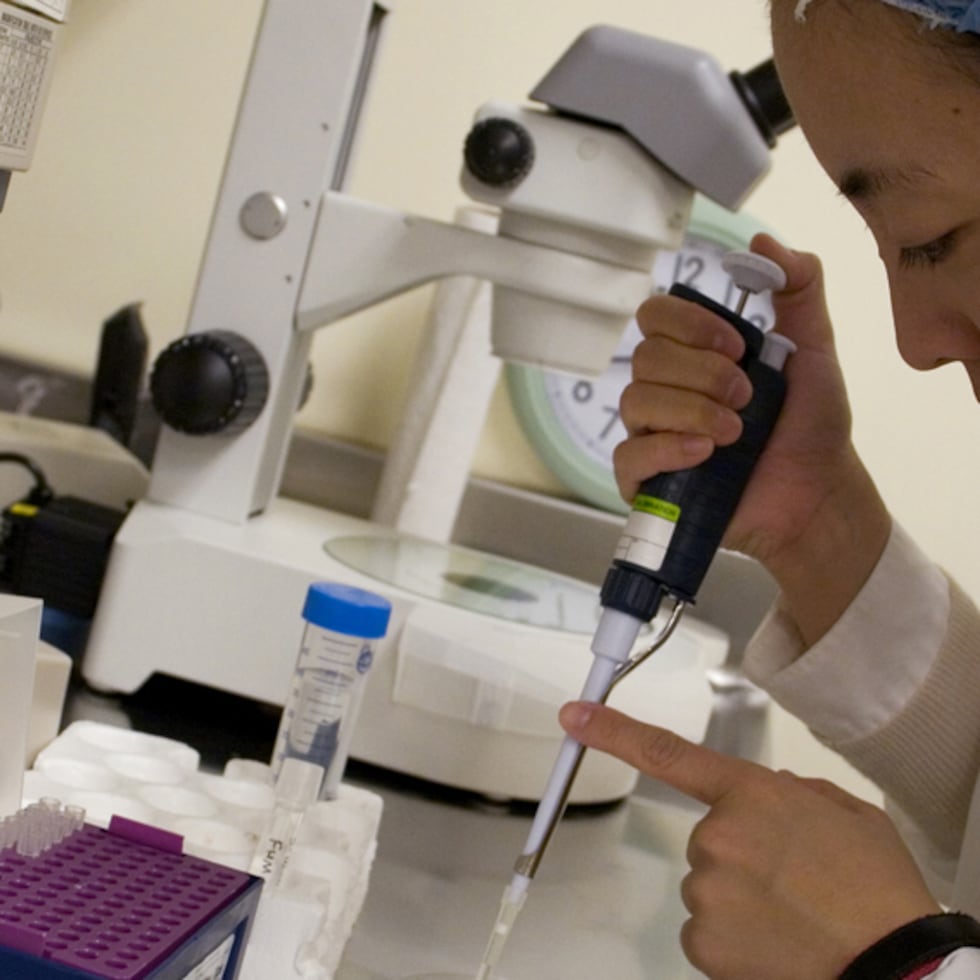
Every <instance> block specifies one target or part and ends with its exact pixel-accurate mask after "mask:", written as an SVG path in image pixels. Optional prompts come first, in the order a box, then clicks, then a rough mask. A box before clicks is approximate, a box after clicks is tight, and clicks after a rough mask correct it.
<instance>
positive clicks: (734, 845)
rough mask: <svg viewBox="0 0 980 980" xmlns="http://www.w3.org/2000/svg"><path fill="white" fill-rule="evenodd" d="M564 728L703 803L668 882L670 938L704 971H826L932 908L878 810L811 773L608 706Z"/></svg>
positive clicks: (567, 719) (767, 979) (806, 975)
mask: <svg viewBox="0 0 980 980" xmlns="http://www.w3.org/2000/svg"><path fill="white" fill-rule="evenodd" d="M561 722H562V726H563V727H564V729H565V731H567V732H568V733H569V735H571V736H572V737H573V738H575V739H577V740H578V741H580V742H581V743H582V744H583V745H586V746H589V747H592V748H597V749H601V750H602V751H604V752H608V753H610V754H612V755H615V756H617V757H618V758H620V759H622V760H623V761H625V762H627V763H629V764H630V765H633V766H635V767H636V768H638V769H639V770H641V771H642V772H645V773H647V774H648V775H650V776H652V777H654V778H655V779H659V780H661V781H663V782H665V783H667V784H669V785H670V786H673V787H674V788H675V789H678V790H680V791H681V792H682V793H684V794H686V795H688V796H690V797H692V798H693V799H696V800H699V801H700V802H702V803H704V804H706V805H707V806H708V807H709V809H708V813H707V815H706V816H705V817H704V818H703V819H702V820H701V821H700V823H698V825H697V827H696V828H695V830H694V832H693V834H692V835H691V839H690V843H689V845H688V852H687V856H688V862H689V863H690V866H691V870H690V873H689V874H688V875H687V877H686V878H685V879H684V881H683V883H682V885H681V898H682V900H683V902H684V905H685V907H686V908H687V910H688V912H689V913H690V919H688V921H687V922H686V923H685V924H684V926H683V928H682V930H681V944H682V946H683V949H684V953H685V955H686V956H687V957H688V959H689V960H690V961H691V963H692V964H693V965H694V966H695V967H696V968H697V969H699V970H701V971H702V972H703V973H705V974H706V975H707V976H709V977H711V978H712V980H745V978H746V977H752V978H753V980H785V978H788V977H792V978H794V980H833V978H835V977H838V976H839V975H840V974H841V972H842V971H843V970H844V969H845V967H846V966H847V965H848V964H849V963H850V962H851V961H852V960H853V959H854V958H855V957H856V956H857V955H858V954H859V953H861V952H863V951H864V950H865V949H867V948H868V947H869V946H871V945H873V944H874V943H875V942H877V941H878V940H879V939H881V938H882V937H884V936H886V935H887V934H888V933H890V932H892V931H893V930H894V929H896V928H898V927H899V926H901V925H904V924H905V923H907V922H910V921H912V920H913V919H916V918H919V917H920V916H923V915H932V914H935V913H937V912H940V911H941V909H940V907H939V906H938V904H937V903H936V901H935V900H934V899H933V898H932V896H931V895H930V894H929V891H928V889H927V888H926V885H925V882H924V881H923V880H922V876H921V875H920V873H919V871H918V869H917V868H916V866H915V863H914V862H913V860H912V857H911V855H910V854H909V853H908V851H907V850H906V848H905V846H904V844H903V843H902V841H901V839H900V838H899V836H898V833H897V831H896V830H895V828H894V826H893V825H892V823H891V821H890V820H889V819H888V817H887V815H886V814H885V813H884V812H883V811H882V810H880V809H878V808H877V807H874V806H871V805H870V804H868V803H865V802H863V801H861V800H859V799H857V798H856V797H853V796H851V795H850V794H849V793H846V792H844V791H843V790H842V789H839V788H838V787H836V786H834V785H832V784H831V783H828V782H825V781H823V780H815V779H801V778H799V777H797V776H794V775H792V774H791V773H787V772H773V771H772V770H769V769H766V768H764V767H763V766H759V765H757V764H755V763H753V762H749V761H746V760H744V759H736V758H731V757H729V756H725V755H721V754H720V753H718V752H714V751H712V750H711V749H708V748H704V747H703V746H699V745H695V744H694V743H691V742H687V741H685V740H684V739H682V738H680V736H678V735H675V734H674V733H672V732H669V731H666V730H664V729H661V728H654V727H652V726H649V725H644V724H641V723H640V722H638V721H634V720H633V719H631V718H628V717H627V716H625V715H622V714H620V713H619V712H616V711H613V710H612V709H611V708H605V707H601V706H600V705H596V704H586V703H581V702H579V703H573V704H570V705H566V706H565V707H564V708H563V709H562V713H561Z"/></svg>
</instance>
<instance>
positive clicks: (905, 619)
mask: <svg viewBox="0 0 980 980" xmlns="http://www.w3.org/2000/svg"><path fill="white" fill-rule="evenodd" d="M772 28H773V43H774V50H775V56H776V61H777V65H778V68H779V71H780V75H781V78H782V80H783V84H784V87H785V89H786V92H787V95H788V97H789V100H790V102H791V104H792V106H793V109H794V112H795V115H796V118H797V120H798V122H799V124H800V126H801V128H802V130H803V132H804V134H805V136H806V138H807V140H808V142H809V143H810V145H811V147H812V149H813V151H814V153H815V154H816V156H817V158H818V160H819V161H820V163H821V165H822V166H823V168H824V169H825V170H826V171H827V173H828V175H829V176H830V178H831V179H832V180H833V181H834V182H835V183H836V184H837V186H838V187H839V189H840V191H841V193H842V194H844V195H845V196H846V197H847V198H848V199H849V200H850V201H851V202H852V203H853V205H854V206H855V207H856V208H857V210H858V211H859V213H860V214H861V216H862V217H863V218H864V220H865V222H866V224H867V226H868V228H869V229H870V231H871V233H872V234H873V236H874V238H875V240H876V243H877V245H878V248H879V252H880V255H881V258H882V261H883V262H884V264H885V267H886V271H887V274H888V281H889V287H890V291H891V298H892V307H893V314H894V320H895V330H896V337H897V342H898V346H899V349H900V351H901V353H902V356H903V357H904V359H905V360H906V361H907V362H908V363H909V364H910V365H911V366H912V367H914V368H917V369H921V370H928V369H931V368H934V367H938V366H940V365H944V364H948V363H961V364H962V365H963V366H964V367H965V368H966V371H967V375H968V377H969V380H970V382H971V384H972V386H973V390H974V392H975V394H976V396H977V399H978V400H980V0H978V2H976V3H972V4H971V3H968V2H950V0H945V2H944V0H773V3H772ZM754 247H755V248H756V250H757V251H759V252H760V253H762V254H764V255H766V256H768V257H769V258H772V259H774V260H775V261H776V262H778V263H779V264H780V265H781V266H782V267H783V268H784V269H785V271H786V273H787V279H788V283H787V287H786V289H785V290H784V291H782V292H781V293H780V294H778V295H776V296H775V297H774V304H775V309H776V315H777V323H778V329H779V330H780V332H781V333H783V334H786V335H788V336H790V337H791V338H792V339H793V340H795V341H796V343H797V344H798V348H799V349H798V352H797V353H796V354H795V355H794V356H793V358H792V359H791V361H790V363H789V366H788V369H787V380H788V386H789V395H788V398H787V402H786V406H785V408H784V412H783V415H782V417H781V419H780V422H779V425H778V426H777V429H776V431H775V432H774V434H773V437H772V440H771V442H770V445H769V446H768V448H767V450H766V453H765V454H764V456H763V458H762V459H761V460H760V463H759V466H758V468H757V471H756V473H755V475H754V476H753V480H752V482H751V484H750V486H749V488H748V490H747V492H746V494H745V496H744V498H743V500H742V503H741V504H740V506H739V509H738V512H737V513H736V515H735V519H734V521H733V523H732V526H731V527H730V529H729V535H728V538H727V539H726V544H727V545H729V546H730V547H733V548H737V549H739V550H742V551H744V552H745V553H747V554H750V555H752V556H754V557H756V558H757V559H759V560H760V561H761V562H762V563H763V564H764V565H765V566H766V567H767V568H768V569H769V571H770V572H771V573H772V574H773V576H774V577H775V579H776V580H777V582H778V584H779V586H780V589H781V593H780V597H779V599H778V601H777V604H776V606H775V608H774V609H773V610H772V611H771V612H770V614H769V616H768V618H767V620H766V621H765V623H764V624H763V626H762V628H761V629H760V631H759V633H758V634H757V636H756V638H755V639H754V640H753V643H752V644H751V645H750V648H749V650H748V651H747V654H746V670H747V672H748V673H749V675H750V677H752V678H753V679H754V680H755V681H756V682H757V683H759V684H761V685H762V686H763V687H765V688H766V689H768V690H769V691H770V692H771V694H772V695H773V697H774V698H775V699H776V700H777V701H779V702H780V703H782V704H783V705H784V706H785V707H787V708H788V709H789V710H791V711H793V712H794V713H795V714H797V715H798V716H799V717H801V718H802V719H803V720H804V721H806V722H807V724H808V725H809V726H810V728H811V729H812V730H813V731H814V732H815V733H816V735H817V736H818V737H819V738H821V739H822V740H823V741H825V742H826V743H827V744H829V745H831V746H832V747H833V748H835V749H837V750H838V751H839V752H841V753H842V754H843V755H844V756H845V757H847V758H848V759H849V760H851V761H852V762H853V763H854V764H855V765H856V766H857V767H858V768H859V769H861V770H862V771H863V772H865V773H866V774H868V775H869V776H870V777H872V778H873V779H875V781H876V782H877V783H878V784H879V785H880V786H881V787H882V789H883V790H884V791H885V793H886V796H887V798H888V800H889V816H886V814H885V813H884V812H882V811H880V810H878V809H877V808H875V807H872V806H870V805H868V804H865V803H863V802H861V801H859V800H857V799H855V798H853V797H852V796H850V795H849V794H847V793H845V792H844V791H843V790H840V789H838V788H837V787H834V786H832V785H830V784H828V783H826V782H823V781H820V780H811V779H801V778H798V777H796V776H794V775H792V774H789V773H774V772H771V771H769V770H766V769H764V768H763V767H760V766H757V765H755V764H753V763H749V762H747V761H744V760H737V759H730V758H726V757H724V756H721V755H718V754H717V753H714V752H711V751H709V750H707V749H705V748H702V747H699V746H695V745H692V744H690V743H687V742H684V741H683V740H681V739H679V738H678V737H676V736H674V735H673V734H672V733H669V732H665V731H663V730H660V729H656V728H652V727H649V726H645V725H641V724H639V723H637V722H634V721H632V720H631V719H628V718H626V717H624V716H622V715H620V714H618V713H616V712H614V711H612V710H610V709H607V708H600V707H597V706H593V705H584V704H572V705H568V706H566V707H565V708H564V709H563V711H562V716H561V717H562V724H563V725H564V727H565V728H566V730H567V731H568V732H569V733H570V734H572V735H573V736H575V737H576V738H578V739H579V740H580V741H582V742H583V743H584V744H586V745H588V746H592V747H595V748H599V749H602V750H605V751H607V752H610V753H612V754H614V755H617V756H619V757H620V758H622V759H624V760H626V761H627V762H629V763H631V764H633V765H635V766H637V767H638V768H640V769H642V770H644V771H646V772H647V773H649V774H650V775H652V776H654V777H657V778H660V779H662V780H664V781H666V782H668V783H670V784H672V785H674V786H676V787H677V788H679V789H681V790H682V791H684V792H686V793H688V794H689V795H691V796H693V797H695V798H697V799H699V800H701V801H702V802H703V803H705V804H707V805H708V807H709V809H708V813H707V815H706V817H705V818H704V819H703V820H702V821H701V822H700V823H699V824H698V826H697V828H696V829H695V832H694V834H693V835H692V838H691V842H690V845H689V851H688V857H689V861H690V864H691V871H690V873H689V875H688V876H687V877H686V879H685V881H684V883H683V886H682V899H683V901H684V903H685V906H686V907H687V909H688V911H689V912H690V919H689V920H688V921H687V922H686V923H685V926H684V928H683V930H682V935H681V941H682V944H683V946H684V950H685V953H686V954H687V956H688V958H689V959H690V960H691V962H692V963H693V964H694V965H695V966H696V967H698V968H699V969H700V970H702V971H703V972H704V973H706V974H707V975H708V976H709V977H712V978H715V980H728V978H738V980H742V978H762V980H766V978H777V977H790V976H792V977H796V978H813V980H829V978H833V977H838V976H846V977H848V978H851V977H868V978H871V977H907V978H912V977H921V976H933V975H934V976H936V977H941V978H942V980H964V978H973V980H976V978H980V924H978V922H977V921H976V917H977V916H980V792H977V790H976V787H977V782H978V770H980V613H978V611H977V609H976V608H975V607H974V606H973V604H972V603H971V602H970V601H969V600H968V599H967V598H966V597H965V596H964V595H963V594H962V593H961V592H960V590H959V589H958V588H957V587H956V585H955V583H952V582H950V581H948V580H947V579H946V577H945V576H944V575H943V574H942V572H941V571H940V570H939V569H937V568H936V567H935V566H934V565H932V564H931V563H930V562H929V561H928V560H927V559H926V558H925V557H924V556H923V555H922V553H921V552H920V551H919V550H918V549H917V548H916V546H915V545H914V544H913V543H912V542H911V541H909V539H908V538H907V537H906V535H905V534H904V533H903V532H902V530H901V529H900V528H898V527H896V526H894V525H893V523H892V521H891V518H890V516H889V514H888V512H887V510H886V508H885V506H884V504H883V503H882V501H881V498H880V497H879V495H878V493H877V491H876V490H875V487H874V484H873V483H872V481H871V479H870V477H869V476H868V474H867V472H866V471H865V469H864V467H863V465H862V464H861V461H860V460H859V459H858V457H857V455H856V453H855V450H854V448H853V446H852V444H851V441H850V417H849V411H848V406H847V400H846V395H845V392H844V386H843V382H842V379H841V374H840V371H839V367H838V363H837V359H836V355H835V352H834V346H833V336H832V331H831V325H830V323H829V320H828V316H827V312H826V308H825V305H824V301H823V286H822V279H821V270H820V265H819V263H818V261H817V260H816V258H815V257H813V256H810V255H804V254H799V253H795V252H790V251H788V250H787V249H785V248H783V247H781V246H780V245H779V244H778V243H776V242H775V241H773V240H772V239H771V238H768V237H766V236H760V237H759V238H758V239H757V240H756V241H755V243H754ZM639 322H640V325H641V328H642V330H643V333H644V335H645V339H644V340H643V341H642V342H641V344H640V345H639V347H638V348H637V351H636V354H635V356H634V381H633V383H632V384H631V385H630V386H629V387H628V388H627V389H626V391H625V393H624V395H623V401H622V406H621V407H622V414H623V419H624V421H625V423H626V426H627V430H628V432H629V437H628V439H627V440H626V442H625V443H624V444H623V445H622V446H621V447H619V449H618V450H617V455H616V470H617V477H618V479H619V482H620V488H621V490H622V492H623V495H624V496H625V497H626V498H627V499H629V498H630V497H632V495H633V493H634V492H635V490H636V487H637V485H638V483H639V481H640V480H641V479H643V478H645V477H648V476H651V475H653V474H654V473H656V472H660V471H664V470H672V469H679V468H684V467H687V466H691V465H694V464H696V463H698V462H700V461H702V460H703V459H705V458H707V457H708V456H709V455H710V453H711V452H712V450H713V448H714V447H715V446H716V445H724V444H727V443H730V442H732V441H734V440H735V439H736V438H737V437H738V434H739V432H740V428H741V424H740V422H739V420H738V418H737V415H736V411H737V410H738V409H739V408H740V407H742V406H743V405H744V404H745V403H746V402H747V401H748V399H749V397H750V389H749V386H748V382H747V380H746V379H745V378H744V376H743V375H742V374H741V372H740V371H739V369H738V368H737V367H736V364H735V362H736V360H737V359H738V357H739V355H740V353H741V341H740V340H739V339H738V338H737V337H736V335H735V333H734V331H732V330H731V329H730V328H728V327H727V326H726V325H725V324H723V323H722V322H721V321H719V320H717V319H715V318H714V317H712V316H711V315H710V314H708V313H707V312H706V311H705V310H703V309H701V308H700V307H698V306H696V305H694V304H690V303H685V302H683V301H682V300H678V299H675V298H671V297H656V298H654V299H651V300H650V301H649V302H648V303H647V304H645V306H644V307H643V308H642V310H641V311H640V314H639ZM975 797H976V799H974V798H975ZM971 805H972V811H971ZM896 826H899V827H901V830H902V836H899V833H898V831H897V829H896ZM909 848H911V849H913V850H914V851H915V853H916V857H917V859H918V860H917V861H916V860H914V859H913V857H912V854H911V852H910V850H909ZM920 867H921V868H922V869H923V870H922V871H920ZM940 903H942V904H940ZM944 906H945V907H951V908H953V909H956V910H961V911H963V912H964V913H969V915H962V916H951V915H942V914H941V913H942V911H943V907H944ZM848 971H849V972H848Z"/></svg>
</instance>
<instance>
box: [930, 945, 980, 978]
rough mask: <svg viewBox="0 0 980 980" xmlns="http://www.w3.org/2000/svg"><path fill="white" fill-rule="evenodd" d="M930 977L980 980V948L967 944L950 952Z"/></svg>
mask: <svg viewBox="0 0 980 980" xmlns="http://www.w3.org/2000/svg"><path fill="white" fill-rule="evenodd" d="M928 977H929V978H935V980H980V949H975V948H973V947H972V946H967V947H964V948H963V949H958V950H956V952H955V953H950V955H949V956H947V957H946V959H944V960H943V962H942V964H941V965H940V966H939V967H938V968H937V969H936V970H934V971H933V972H932V973H930V974H928Z"/></svg>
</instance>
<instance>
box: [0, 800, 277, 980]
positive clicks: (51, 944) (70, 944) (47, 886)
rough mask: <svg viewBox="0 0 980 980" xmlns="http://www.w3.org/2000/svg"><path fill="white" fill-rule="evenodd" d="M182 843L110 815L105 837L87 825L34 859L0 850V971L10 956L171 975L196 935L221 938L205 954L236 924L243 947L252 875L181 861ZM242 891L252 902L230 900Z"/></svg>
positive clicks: (120, 977)
mask: <svg viewBox="0 0 980 980" xmlns="http://www.w3.org/2000/svg"><path fill="white" fill-rule="evenodd" d="M161 835H162V836H161ZM179 844H180V838H179V837H175V835H173V834H169V833H167V832H165V831H160V830H158V829H156V828H153V827H147V826H146V825H143V824H139V823H135V822H134V821H131V820H122V819H120V818H114V822H113V824H111V825H110V828H109V830H108V831H105V830H100V829H98V828H96V827H92V826H90V825H87V824H85V825H83V826H82V827H81V828H80V829H77V830H75V831H74V833H71V834H70V835H69V836H68V837H66V838H64V839H63V840H61V841H59V842H57V843H54V844H52V845H51V846H50V847H49V848H48V849H47V850H45V851H44V852H43V853H41V854H38V855H37V856H29V855H24V854H21V853H18V852H17V849H16V848H15V847H13V846H9V847H6V848H4V849H3V850H0V947H6V949H4V948H0V975H4V976H6V975H7V974H6V973H4V968H3V965H2V964H3V956H4V954H5V953H7V952H8V951H9V950H12V951H13V955H15V956H20V955H22V954H24V955H28V956H33V957H37V958H38V959H37V965H38V967H40V966H41V964H43V963H44V962H46V961H47V962H49V963H50V964H51V965H52V966H55V965H57V967H59V968H63V969H61V970H60V971H59V972H57V974H56V975H58V976H78V977H100V978H105V980H142V978H148V977H163V976H165V975H167V973H166V972H161V970H163V968H164V967H165V966H166V964H167V963H168V962H170V961H172V960H173V959H174V957H175V956H179V954H180V951H181V949H182V947H185V944H187V942H188V940H191V939H192V938H193V939H195V941H196V940H197V939H198V938H199V935H200V933H201V932H202V930H207V929H209V928H211V927H217V929H218V932H216V933H215V935H214V936H213V937H212V938H211V939H210V940H209V941H208V942H207V943H198V944H197V946H198V948H199V950H200V953H199V955H201V956H204V955H205V954H206V953H207V952H209V950H210V949H213V948H214V946H217V945H218V944H219V943H220V942H221V940H222V938H223V936H225V937H226V936H228V935H230V934H231V933H232V932H234V931H235V929H236V928H237V927H238V926H242V934H241V935H240V936H239V937H238V940H237V941H238V943H239V945H243V944H244V939H245V933H246V932H247V928H248V926H249V925H250V919H251V913H252V912H253V911H254V906H255V903H257V901H258V892H259V882H258V879H256V878H254V877H252V876H251V875H248V874H246V873H245V872H243V871H238V870H236V869H234V868H228V867H225V866H223V865H219V864H214V863H212V862H210V861H205V860H202V859H200V858H195V857H191V856H188V855H184V854H182V853H180V846H179ZM245 893H251V899H250V901H248V902H241V901H236V900H237V899H239V897H240V896H243V895H244V894H245ZM231 906H234V907H235V908H234V913H233V914H232V915H230V916H229V914H227V913H228V910H229V908H230V907H231ZM246 919H248V920H249V921H248V922H246V921H245V920H246ZM243 923H244V925H242V924H243ZM195 955H198V954H195ZM189 969H190V967H189V966H182V967H180V969H179V970H178V971H177V972H176V973H175V974H174V975H179V976H185V975H186V974H187V972H188V970H189ZM180 970H182V971H183V972H180ZM76 971H77V972H76ZM236 972H237V971H236ZM52 974H53V975H54V971H52ZM14 975H18V976H19V975H21V974H14ZM22 975H24V976H28V975H29V976H44V975H45V973H44V972H38V973H30V974H28V973H24V974H22ZM222 975H225V974H222ZM227 975H229V976H231V975H233V974H232V973H229V974H227Z"/></svg>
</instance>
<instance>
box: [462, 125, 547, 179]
mask: <svg viewBox="0 0 980 980" xmlns="http://www.w3.org/2000/svg"><path fill="white" fill-rule="evenodd" d="M463 159H464V160H465V161H466V168H467V170H469V172H470V173H471V174H472V175H473V176H474V177H475V178H476V179H477V180H479V181H481V182H482V183H484V184H490V185H491V186H492V187H513V186H515V185H516V184H519V183H520V182H521V181H522V180H523V179H524V178H525V177H526V176H527V175H528V174H529V173H530V172H531V166H532V165H533V163H534V141H533V140H532V139H531V134H530V133H529V132H528V131H527V130H526V129H525V128H524V127H523V126H522V125H521V124H520V123H519V122H517V121H516V120H515V119H508V118H507V117H506V116H491V117H490V118H488V119H481V120H480V121H479V122H478V123H477V124H476V125H475V126H474V127H473V128H472V129H471V130H470V131H469V134H468V135H467V137H466V143H465V145H464V147H463Z"/></svg>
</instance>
